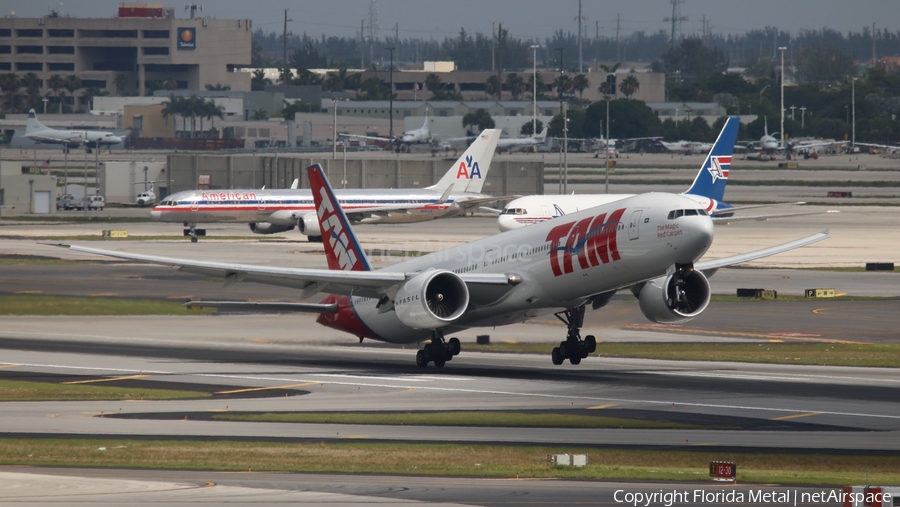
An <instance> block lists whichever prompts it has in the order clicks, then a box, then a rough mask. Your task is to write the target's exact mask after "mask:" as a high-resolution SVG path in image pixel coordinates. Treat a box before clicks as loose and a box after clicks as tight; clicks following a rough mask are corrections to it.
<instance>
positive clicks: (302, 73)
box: [294, 69, 359, 85]
mask: <svg viewBox="0 0 900 507" xmlns="http://www.w3.org/2000/svg"><path fill="white" fill-rule="evenodd" d="M356 75H359V73H357V74H356ZM294 83H295V84H298V85H318V84H322V78H321V77H319V75H318V74H316V73H315V72H312V71H311V70H309V69H297V77H296V78H294Z"/></svg>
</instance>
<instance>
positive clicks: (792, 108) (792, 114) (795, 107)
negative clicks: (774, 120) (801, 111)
mask: <svg viewBox="0 0 900 507" xmlns="http://www.w3.org/2000/svg"><path fill="white" fill-rule="evenodd" d="M788 109H790V110H791V119H792V120H793V119H794V109H797V106H791V107H789V108H788Z"/></svg>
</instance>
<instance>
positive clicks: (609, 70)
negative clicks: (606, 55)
mask: <svg viewBox="0 0 900 507" xmlns="http://www.w3.org/2000/svg"><path fill="white" fill-rule="evenodd" d="M621 66H622V64H621V63H617V64H615V65H613V66H612V67H610V66H609V65H600V69H601V70H602V71H603V72H606V74H607V75H609V74H615V73H616V71H617V70H619V67H621ZM597 90H598V91H599V92H600V93H602V94H603V95H612V92H613V91H614V90H610V88H609V83H608V82H607V81H603V82H602V83H600V86H598V87H597Z"/></svg>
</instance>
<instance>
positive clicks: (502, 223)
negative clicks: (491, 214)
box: [497, 215, 519, 232]
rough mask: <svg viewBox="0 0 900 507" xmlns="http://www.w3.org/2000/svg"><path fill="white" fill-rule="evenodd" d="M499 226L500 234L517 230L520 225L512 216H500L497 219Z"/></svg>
mask: <svg viewBox="0 0 900 507" xmlns="http://www.w3.org/2000/svg"><path fill="white" fill-rule="evenodd" d="M497 225H498V226H499V227H500V232H506V231H511V230H513V229H517V228H518V225H519V224H518V223H517V222H516V219H515V218H513V217H512V216H511V215H500V216H499V217H498V218H497Z"/></svg>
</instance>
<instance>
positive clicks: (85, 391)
mask: <svg viewBox="0 0 900 507" xmlns="http://www.w3.org/2000/svg"><path fill="white" fill-rule="evenodd" d="M209 396H210V395H209V393H204V392H200V391H174V390H171V389H147V388H144V387H141V388H133V387H115V386H104V385H95V384H54V383H51V382H28V381H22V380H0V401H75V400H77V401H86V400H177V399H183V398H208V397H209Z"/></svg>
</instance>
